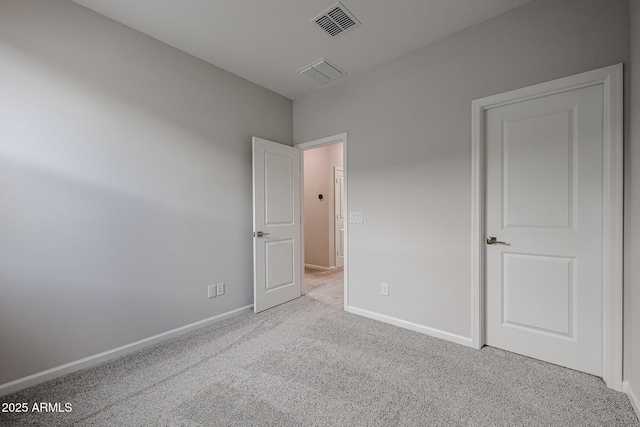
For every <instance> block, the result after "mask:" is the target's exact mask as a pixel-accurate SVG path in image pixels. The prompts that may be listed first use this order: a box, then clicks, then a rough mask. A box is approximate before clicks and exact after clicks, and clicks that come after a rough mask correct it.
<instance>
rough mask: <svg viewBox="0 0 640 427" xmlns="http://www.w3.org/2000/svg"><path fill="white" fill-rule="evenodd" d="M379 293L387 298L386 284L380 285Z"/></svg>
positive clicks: (387, 289)
mask: <svg viewBox="0 0 640 427" xmlns="http://www.w3.org/2000/svg"><path fill="white" fill-rule="evenodd" d="M380 293H381V294H382V295H385V296H389V284H388V283H384V282H382V283H380Z"/></svg>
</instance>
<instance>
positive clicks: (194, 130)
mask: <svg viewBox="0 0 640 427" xmlns="http://www.w3.org/2000/svg"><path fill="white" fill-rule="evenodd" d="M0 64H1V65H0V384H3V383H6V382H9V381H12V380H15V379H19V378H22V377H24V376H27V375H31V374H34V373H37V372H40V371H43V370H46V369H49V368H53V367H56V366H59V365H62V364H64V363H68V362H72V361H74V360H77V359H80V358H83V357H87V356H91V355H94V354H97V353H100V352H103V351H105V350H109V349H113V348H116V347H119V346H122V345H125V344H128V343H132V342H135V341H137V340H140V339H144V338H147V337H150V336H153V335H155V334H158V333H162V332H165V331H168V330H171V329H174V328H177V327H181V326H184V325H187V324H190V323H193V322H196V321H199V320H202V319H207V318H210V317H212V316H215V315H218V314H221V313H225V312H228V311H230V310H232V309H236V308H240V307H243V306H247V305H249V304H252V302H253V294H252V249H251V247H252V246H251V245H252V238H251V204H252V202H251V136H252V135H257V136H260V137H263V138H268V139H271V140H276V141H281V142H284V143H287V144H291V143H292V104H291V101H289V100H288V99H285V98H284V97H282V96H279V95H276V94H275V93H273V92H270V91H268V90H266V89H264V88H261V87H259V86H256V85H254V84H252V83H249V82H247V81H245V80H243V79H241V78H238V77H236V76H234V75H232V74H230V73H227V72H225V71H223V70H221V69H219V68H216V67H213V66H211V65H209V64H206V63H204V62H202V61H200V60H197V59H195V58H193V57H191V56H189V55H187V54H184V53H181V52H179V51H178V50H176V49H173V48H170V47H168V46H166V45H164V44H162V43H160V42H158V41H155V40H153V39H151V38H149V37H146V36H143V35H141V34H139V33H137V32H135V31H133V30H131V29H128V28H127V27H125V26H122V25H120V24H117V23H115V22H113V21H111V20H108V19H106V18H103V17H100V16H99V15H97V14H95V13H93V12H90V11H89V10H87V9H84V8H83V7H80V6H78V5H76V4H74V3H71V2H67V1H61V0H40V1H38V0H3V1H2V2H0ZM218 282H224V283H226V285H227V289H226V291H227V292H226V294H225V295H224V296H222V297H219V298H215V299H211V300H209V299H207V298H206V295H207V292H206V288H207V285H209V284H214V283H218Z"/></svg>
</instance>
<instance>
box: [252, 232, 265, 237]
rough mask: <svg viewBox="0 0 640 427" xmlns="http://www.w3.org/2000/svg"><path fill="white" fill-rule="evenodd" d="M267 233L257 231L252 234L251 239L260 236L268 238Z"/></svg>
mask: <svg viewBox="0 0 640 427" xmlns="http://www.w3.org/2000/svg"><path fill="white" fill-rule="evenodd" d="M268 235H269V233H263V232H262V231H258V232H255V231H254V232H253V237H262V236H268Z"/></svg>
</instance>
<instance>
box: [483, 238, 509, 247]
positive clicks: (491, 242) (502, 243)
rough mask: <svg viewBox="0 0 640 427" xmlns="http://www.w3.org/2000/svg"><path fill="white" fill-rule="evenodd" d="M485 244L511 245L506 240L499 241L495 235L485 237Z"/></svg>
mask: <svg viewBox="0 0 640 427" xmlns="http://www.w3.org/2000/svg"><path fill="white" fill-rule="evenodd" d="M487 245H507V246H511V245H510V244H509V243H507V242H499V241H498V239H497V238H495V237H489V238H488V239H487Z"/></svg>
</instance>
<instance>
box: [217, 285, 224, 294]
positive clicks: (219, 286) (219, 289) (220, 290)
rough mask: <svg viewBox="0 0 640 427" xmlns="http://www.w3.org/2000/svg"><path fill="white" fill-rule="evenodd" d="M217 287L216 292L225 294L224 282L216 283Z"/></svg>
mask: <svg viewBox="0 0 640 427" xmlns="http://www.w3.org/2000/svg"><path fill="white" fill-rule="evenodd" d="M216 288H217V289H216V293H217V294H218V295H224V283H218V284H217V285H216Z"/></svg>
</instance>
